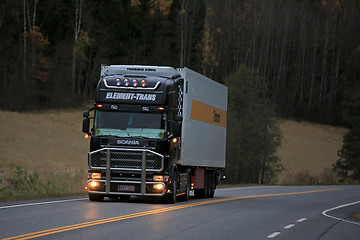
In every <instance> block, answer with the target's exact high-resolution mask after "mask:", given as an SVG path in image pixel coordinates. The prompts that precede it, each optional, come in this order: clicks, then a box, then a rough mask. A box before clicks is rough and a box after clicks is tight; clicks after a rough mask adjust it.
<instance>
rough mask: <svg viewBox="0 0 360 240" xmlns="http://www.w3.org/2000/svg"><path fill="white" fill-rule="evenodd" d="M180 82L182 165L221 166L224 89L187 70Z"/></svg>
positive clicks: (223, 141) (184, 71) (224, 126)
mask: <svg viewBox="0 0 360 240" xmlns="http://www.w3.org/2000/svg"><path fill="white" fill-rule="evenodd" d="M178 73H180V74H181V76H182V77H183V79H184V99H183V108H184V109H183V125H182V139H181V141H182V146H181V158H180V161H179V162H178V163H179V164H181V165H186V166H198V167H216V168H224V167H225V153H226V124H227V122H226V120H227V116H226V115H227V87H226V86H224V85H221V84H219V83H217V82H215V81H213V80H211V79H209V78H207V77H205V76H203V75H201V74H199V73H196V72H194V71H192V70H191V69H189V68H183V69H178Z"/></svg>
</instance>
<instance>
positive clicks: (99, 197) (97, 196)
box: [89, 193, 104, 202]
mask: <svg viewBox="0 0 360 240" xmlns="http://www.w3.org/2000/svg"><path fill="white" fill-rule="evenodd" d="M89 200H90V201H92V202H101V201H103V200H104V195H102V194H97V193H89Z"/></svg>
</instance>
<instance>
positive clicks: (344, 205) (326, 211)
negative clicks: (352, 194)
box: [321, 201, 360, 225]
mask: <svg viewBox="0 0 360 240" xmlns="http://www.w3.org/2000/svg"><path fill="white" fill-rule="evenodd" d="M359 203H360V201H357V202H352V203H348V204H343V205H340V206H337V207H334V208H330V209H327V210H324V211H323V212H322V213H321V214H322V215H324V216H325V217H328V218H332V219H336V220H339V221H342V222H346V223H351V224H356V225H360V223H358V222H353V221H348V220H345V219H342V218H338V217H334V216H331V215H329V214H327V213H328V212H330V211H333V210H336V209H339V208H344V207H348V206H351V205H355V204H359Z"/></svg>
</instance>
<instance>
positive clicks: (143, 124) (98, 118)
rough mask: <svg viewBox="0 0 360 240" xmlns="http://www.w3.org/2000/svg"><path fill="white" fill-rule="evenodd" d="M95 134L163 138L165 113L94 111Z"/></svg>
mask: <svg viewBox="0 0 360 240" xmlns="http://www.w3.org/2000/svg"><path fill="white" fill-rule="evenodd" d="M94 132H95V135H96V136H101V135H112V136H118V137H146V138H164V137H165V132H166V114H162V113H129V112H105V111H96V114H95V122H94Z"/></svg>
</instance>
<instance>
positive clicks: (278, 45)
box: [0, 0, 360, 125]
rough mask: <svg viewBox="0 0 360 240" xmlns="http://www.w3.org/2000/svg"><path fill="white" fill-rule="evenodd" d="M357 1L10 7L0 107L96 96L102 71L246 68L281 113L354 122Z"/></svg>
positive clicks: (2, 40) (4, 28)
mask: <svg viewBox="0 0 360 240" xmlns="http://www.w3.org/2000/svg"><path fill="white" fill-rule="evenodd" d="M359 10H360V2H359V1H358V0H315V1H314V0H224V1H223V0H221V1H220V0H194V1H190V0H107V1H96V0H52V1H45V0H2V1H1V3H0V33H1V35H0V53H1V55H0V86H1V88H0V89H1V90H0V91H1V96H2V97H3V101H2V102H1V105H0V107H1V108H3V109H9V110H31V109H34V108H35V109H36V108H44V107H45V108H52V107H63V106H69V105H74V104H78V103H82V102H83V101H84V100H88V99H89V97H92V95H93V92H94V89H93V85H94V83H95V82H96V81H97V80H98V77H99V69H100V64H102V63H109V64H150V65H172V66H177V67H179V66H187V67H190V68H192V69H194V70H196V71H199V72H201V73H203V74H205V75H207V76H209V77H211V78H214V79H216V80H217V81H219V82H224V79H225V77H226V76H229V75H230V74H232V73H234V72H235V71H236V70H237V69H238V68H239V66H240V65H241V64H244V65H246V66H247V67H248V68H250V69H251V72H252V75H253V76H255V77H260V78H261V79H263V83H264V85H265V87H266V93H267V95H268V96H269V97H270V99H271V100H272V103H273V104H274V106H275V107H276V108H275V110H276V111H277V113H278V114H281V115H282V116H285V117H295V118H306V119H310V120H313V121H319V122H325V123H333V124H344V123H345V124H349V125H351V124H352V123H353V121H354V119H355V117H356V116H357V115H359V109H360V98H359V92H360V84H359V82H360V81H359V75H360V73H359V71H360V70H359V67H358V66H359V56H360V43H359V40H360V11H359Z"/></svg>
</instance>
